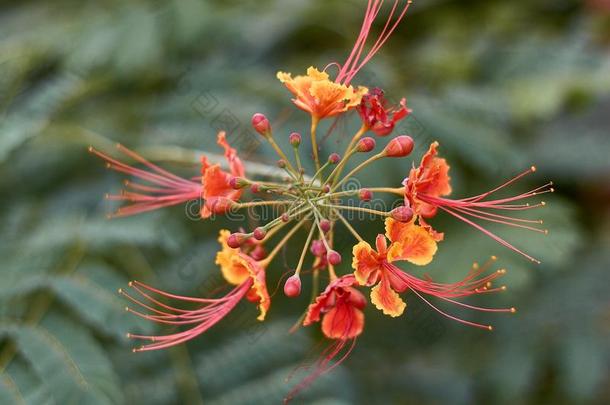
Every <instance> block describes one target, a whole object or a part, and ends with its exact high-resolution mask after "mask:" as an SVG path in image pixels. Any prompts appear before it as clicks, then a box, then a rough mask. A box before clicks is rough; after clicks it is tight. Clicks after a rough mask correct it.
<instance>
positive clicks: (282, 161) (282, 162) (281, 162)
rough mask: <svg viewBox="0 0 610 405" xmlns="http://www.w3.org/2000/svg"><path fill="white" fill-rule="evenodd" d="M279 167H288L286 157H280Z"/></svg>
mask: <svg viewBox="0 0 610 405" xmlns="http://www.w3.org/2000/svg"><path fill="white" fill-rule="evenodd" d="M277 167H279V168H280V169H283V168H285V167H286V161H285V160H284V159H280V160H278V161H277Z"/></svg>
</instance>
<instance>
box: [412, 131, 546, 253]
mask: <svg viewBox="0 0 610 405" xmlns="http://www.w3.org/2000/svg"><path fill="white" fill-rule="evenodd" d="M437 149H438V142H433V143H432V144H431V145H430V148H429V149H428V152H426V154H425V155H424V156H423V158H422V160H421V163H420V165H419V166H418V167H415V168H413V169H411V171H410V173H409V176H408V177H407V178H406V179H405V180H404V181H403V185H404V199H405V205H406V206H410V207H411V209H412V210H413V213H414V214H415V216H416V217H417V219H418V221H419V223H420V225H422V226H423V227H425V228H426V229H427V230H428V231H429V232H430V234H431V235H432V236H433V237H434V238H435V240H437V241H439V240H442V239H443V234H442V233H439V232H436V231H435V230H434V229H432V227H431V226H430V225H429V224H428V223H427V222H426V219H428V218H432V217H434V216H435V215H436V213H437V212H438V210H439V209H441V210H443V211H445V212H447V213H448V214H450V215H452V216H454V217H456V218H458V219H460V220H462V221H464V222H465V223H467V224H468V225H471V226H473V227H474V228H476V229H478V230H480V231H481V232H483V233H484V234H486V235H487V236H489V237H491V238H492V239H493V240H495V241H497V242H499V243H500V244H502V245H503V246H506V247H508V248H509V249H511V250H513V251H515V252H517V253H519V254H521V255H523V256H525V257H526V258H528V259H529V260H531V261H533V262H536V263H540V262H539V261H538V260H537V259H534V258H533V257H532V256H530V255H528V254H527V253H525V252H523V251H521V250H519V249H518V248H516V247H515V246H513V245H512V244H510V243H509V242H507V241H505V240H504V239H502V238H501V237H499V236H497V235H495V234H494V233H492V232H491V231H489V230H487V229H486V228H484V227H483V226H481V225H479V224H478V223H476V222H474V221H473V220H472V219H469V218H473V219H475V220H476V219H478V220H484V221H488V222H493V223H498V224H503V225H509V226H513V227H517V228H522V229H527V230H530V231H534V232H540V233H547V231H546V230H544V229H540V228H537V227H535V226H532V225H535V224H542V221H541V220H530V219H523V218H515V217H513V216H509V215H500V214H498V211H505V212H510V213H514V212H518V211H525V210H530V209H533V208H538V207H542V206H544V205H545V203H544V202H540V203H538V204H530V203H527V202H526V203H523V202H522V201H523V200H527V199H530V198H532V197H535V196H539V195H541V194H544V193H550V192H553V191H554V189H553V188H552V187H551V186H552V185H553V183H552V182H549V183H547V184H545V185H543V186H540V187H536V188H535V189H533V190H530V191H528V192H526V193H522V194H518V195H516V196H512V197H506V198H497V199H488V197H489V196H490V195H492V194H494V193H496V192H498V191H500V190H502V189H504V188H506V187H507V186H509V185H511V184H513V183H515V182H516V181H517V180H519V179H521V178H522V177H524V176H526V175H528V174H531V173H534V172H535V171H536V167H534V166H532V167H530V168H529V169H528V170H526V171H524V172H522V173H520V174H518V175H517V176H515V177H513V178H512V179H510V180H508V181H506V182H505V183H504V184H502V185H500V186H498V187H496V188H494V189H492V190H490V191H487V192H485V193H483V194H479V195H476V196H473V197H468V198H462V199H457V200H454V199H448V198H444V197H445V196H447V195H449V194H450V193H451V178H450V177H449V165H448V164H447V161H446V160H445V159H443V158H440V157H438V151H437ZM516 202H519V203H518V204H515V203H516Z"/></svg>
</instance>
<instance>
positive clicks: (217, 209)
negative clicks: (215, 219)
mask: <svg viewBox="0 0 610 405" xmlns="http://www.w3.org/2000/svg"><path fill="white" fill-rule="evenodd" d="M233 204H235V201H233V200H231V199H230V198H227V197H210V198H208V199H207V200H205V206H206V207H207V208H208V209H209V210H210V211H212V212H214V213H216V214H221V213H225V212H227V211H229V209H231V206H232V205H233Z"/></svg>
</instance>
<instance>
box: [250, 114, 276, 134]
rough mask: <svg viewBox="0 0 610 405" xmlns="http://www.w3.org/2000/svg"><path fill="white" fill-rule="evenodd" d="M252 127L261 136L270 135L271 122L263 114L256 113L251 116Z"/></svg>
mask: <svg viewBox="0 0 610 405" xmlns="http://www.w3.org/2000/svg"><path fill="white" fill-rule="evenodd" d="M252 127H253V128H254V130H255V131H256V132H258V133H259V134H261V135H262V136H271V124H269V120H268V119H267V117H266V116H265V114H261V113H256V114H254V115H253V116H252Z"/></svg>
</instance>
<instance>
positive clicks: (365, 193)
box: [358, 188, 373, 201]
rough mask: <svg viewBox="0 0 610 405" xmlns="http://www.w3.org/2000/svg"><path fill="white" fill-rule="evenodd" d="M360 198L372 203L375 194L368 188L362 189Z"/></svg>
mask: <svg viewBox="0 0 610 405" xmlns="http://www.w3.org/2000/svg"><path fill="white" fill-rule="evenodd" d="M358 197H359V198H360V199H361V200H362V201H371V200H372V199H373V192H372V191H371V190H369V189H368V188H361V189H360V191H359V192H358Z"/></svg>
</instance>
